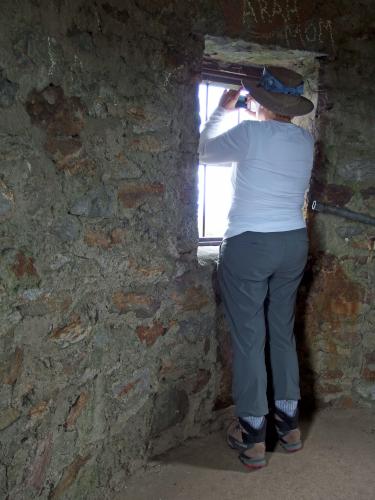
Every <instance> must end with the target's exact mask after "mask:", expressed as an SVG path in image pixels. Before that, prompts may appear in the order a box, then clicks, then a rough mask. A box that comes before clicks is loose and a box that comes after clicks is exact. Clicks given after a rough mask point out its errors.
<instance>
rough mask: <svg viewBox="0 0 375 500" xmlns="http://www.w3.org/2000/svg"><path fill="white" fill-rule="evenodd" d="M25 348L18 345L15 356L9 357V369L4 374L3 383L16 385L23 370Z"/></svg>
mask: <svg viewBox="0 0 375 500" xmlns="http://www.w3.org/2000/svg"><path fill="white" fill-rule="evenodd" d="M22 364H23V350H22V349H21V348H20V347H16V349H15V351H14V354H13V356H12V357H11V358H10V359H9V363H8V365H7V369H6V370H5V373H4V375H3V383H4V384H9V385H14V384H15V383H16V382H17V379H18V378H19V376H20V374H21V370H22Z"/></svg>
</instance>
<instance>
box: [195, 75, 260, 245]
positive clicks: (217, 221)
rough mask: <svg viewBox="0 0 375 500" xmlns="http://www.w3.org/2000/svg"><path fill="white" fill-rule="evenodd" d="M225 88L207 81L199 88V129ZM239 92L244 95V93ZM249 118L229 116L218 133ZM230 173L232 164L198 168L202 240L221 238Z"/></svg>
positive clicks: (238, 112) (237, 114)
mask: <svg viewBox="0 0 375 500" xmlns="http://www.w3.org/2000/svg"><path fill="white" fill-rule="evenodd" d="M226 88H227V87H225V86H224V85H219V84H216V83H208V82H206V83H202V84H201V85H200V86H199V113H200V118H201V127H200V130H202V129H203V127H204V124H205V123H206V121H207V120H208V118H209V117H210V116H211V114H212V113H213V112H214V111H215V109H216V108H217V106H218V103H219V100H220V97H221V95H222V93H223V91H224V90H225V89H226ZM242 93H243V94H246V91H244V92H242ZM249 119H251V118H250V116H249V115H248V114H247V113H246V111H245V110H244V109H238V110H236V111H233V112H231V113H228V115H227V117H226V118H225V119H224V120H223V124H222V130H221V133H223V132H225V131H226V130H228V129H230V128H232V127H234V126H236V125H237V124H238V123H240V122H242V121H243V120H249ZM232 170H233V164H232V163H228V164H223V163H220V164H218V165H212V164H210V165H205V164H201V165H199V173H198V188H199V198H198V229H199V237H200V239H201V241H204V239H205V238H212V239H216V240H220V239H221V238H222V237H223V235H224V232H225V229H226V227H227V217H228V212H229V208H230V204H231V199H232V182H231V177H232Z"/></svg>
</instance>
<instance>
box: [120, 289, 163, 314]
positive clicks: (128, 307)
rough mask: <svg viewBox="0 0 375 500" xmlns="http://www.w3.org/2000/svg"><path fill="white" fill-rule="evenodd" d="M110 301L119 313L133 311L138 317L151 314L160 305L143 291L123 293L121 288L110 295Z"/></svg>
mask: <svg viewBox="0 0 375 500" xmlns="http://www.w3.org/2000/svg"><path fill="white" fill-rule="evenodd" d="M112 302H113V304H114V305H115V307H116V309H117V310H118V311H119V312H121V313H126V312H129V311H135V312H136V313H137V316H139V317H147V316H151V315H153V314H154V313H155V312H156V311H157V310H158V309H159V307H160V302H159V301H157V300H155V298H154V297H152V296H150V295H147V294H145V293H133V292H128V293H125V292H123V291H121V290H119V291H117V292H115V293H114V294H113V295H112Z"/></svg>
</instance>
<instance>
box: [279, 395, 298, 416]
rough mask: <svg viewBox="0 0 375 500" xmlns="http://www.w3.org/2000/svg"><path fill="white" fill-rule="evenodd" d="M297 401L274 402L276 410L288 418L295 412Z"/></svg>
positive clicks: (282, 400)
mask: <svg viewBox="0 0 375 500" xmlns="http://www.w3.org/2000/svg"><path fill="white" fill-rule="evenodd" d="M297 404H298V401H296V400H294V399H277V400H276V401H275V405H276V408H278V409H279V410H281V411H283V412H284V413H286V414H287V415H288V417H294V415H295V414H296V411H297Z"/></svg>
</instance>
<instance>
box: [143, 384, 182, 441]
mask: <svg viewBox="0 0 375 500" xmlns="http://www.w3.org/2000/svg"><path fill="white" fill-rule="evenodd" d="M188 411H189V398H188V395H187V394H186V392H185V391H184V390H178V389H176V388H174V387H173V388H170V389H167V390H165V391H163V392H161V393H160V394H158V395H157V396H156V398H155V403H154V413H153V420H152V434H153V435H154V436H156V435H158V434H160V433H161V432H162V431H164V430H165V429H168V428H169V427H172V426H173V425H176V424H178V423H180V422H182V421H183V420H184V418H185V417H186V415H187V413H188Z"/></svg>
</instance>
